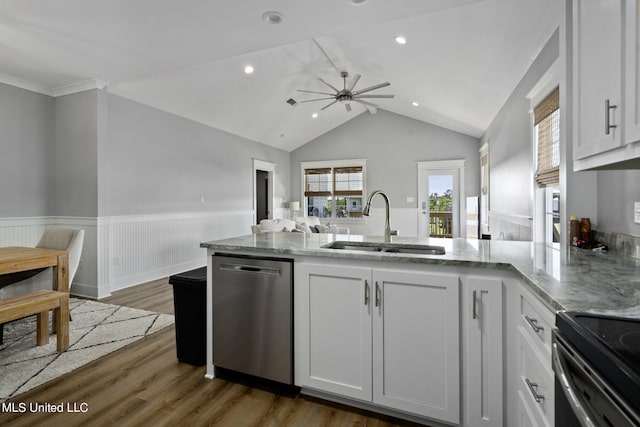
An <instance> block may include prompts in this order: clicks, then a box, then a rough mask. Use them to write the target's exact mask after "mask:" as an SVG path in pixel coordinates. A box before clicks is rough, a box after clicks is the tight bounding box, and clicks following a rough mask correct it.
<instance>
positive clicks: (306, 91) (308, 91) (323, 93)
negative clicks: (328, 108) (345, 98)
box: [298, 89, 335, 96]
mask: <svg viewBox="0 0 640 427" xmlns="http://www.w3.org/2000/svg"><path fill="white" fill-rule="evenodd" d="M298 92H304V93H317V94H318V95H331V96H333V95H335V93H329V92H315V91H313V90H302V89H298Z"/></svg>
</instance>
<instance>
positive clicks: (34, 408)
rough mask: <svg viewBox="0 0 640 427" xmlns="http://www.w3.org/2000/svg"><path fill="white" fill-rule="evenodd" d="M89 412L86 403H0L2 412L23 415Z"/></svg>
mask: <svg viewBox="0 0 640 427" xmlns="http://www.w3.org/2000/svg"><path fill="white" fill-rule="evenodd" d="M88 411H89V404H88V403H86V402H82V403H77V402H67V403H58V404H53V403H38V402H29V403H27V402H2V412H13V413H20V414H24V413H26V412H46V413H55V412H79V413H86V412H88Z"/></svg>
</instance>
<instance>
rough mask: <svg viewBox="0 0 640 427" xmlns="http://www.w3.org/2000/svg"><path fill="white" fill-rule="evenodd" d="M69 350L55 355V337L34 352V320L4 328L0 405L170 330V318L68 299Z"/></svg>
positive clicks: (169, 316) (51, 337)
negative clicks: (120, 349) (135, 343)
mask: <svg viewBox="0 0 640 427" xmlns="http://www.w3.org/2000/svg"><path fill="white" fill-rule="evenodd" d="M69 305H70V307H69V309H70V312H71V317H72V319H73V321H71V322H69V349H68V350H67V351H65V352H63V353H58V352H56V336H55V335H54V334H51V335H50V338H49V344H48V345H43V346H39V347H38V346H36V321H35V316H31V317H29V318H27V319H21V320H18V321H16V322H12V323H7V324H5V325H4V343H3V344H2V345H0V402H2V401H4V400H6V399H9V398H11V397H13V396H15V395H17V394H20V393H24V392H26V391H27V390H30V389H32V388H34V387H36V386H38V385H40V384H43V383H45V382H47V381H50V380H52V379H54V378H56V377H59V376H60V375H64V374H66V373H69V372H71V371H73V370H74V369H77V368H79V367H80V366H82V365H85V364H87V363H89V362H90V361H92V360H94V359H97V358H99V357H102V356H104V355H106V354H108V353H111V352H113V351H115V350H118V349H119V348H122V347H124V346H125V345H127V344H131V343H132V342H134V341H137V340H139V339H141V338H143V337H145V336H147V335H149V334H152V333H154V332H157V331H159V330H160V329H162V328H164V327H166V326H169V325H172V324H173V322H174V318H173V316H171V315H168V314H160V313H153V312H150V311H144V310H138V309H135V308H128V307H121V306H117V305H110V304H102V303H99V302H95V301H90V300H82V299H77V298H71V299H70V303H69Z"/></svg>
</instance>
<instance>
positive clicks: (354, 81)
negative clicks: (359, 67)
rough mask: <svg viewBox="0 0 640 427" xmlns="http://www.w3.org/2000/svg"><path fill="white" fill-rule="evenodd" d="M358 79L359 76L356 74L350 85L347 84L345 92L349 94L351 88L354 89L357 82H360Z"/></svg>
mask: <svg viewBox="0 0 640 427" xmlns="http://www.w3.org/2000/svg"><path fill="white" fill-rule="evenodd" d="M360 77H361V76H360V74H356V75H355V76H353V78H352V79H351V83H349V87H348V88H347V92H351V91H352V90H353V88H354V87H356V84H357V83H358V80H360Z"/></svg>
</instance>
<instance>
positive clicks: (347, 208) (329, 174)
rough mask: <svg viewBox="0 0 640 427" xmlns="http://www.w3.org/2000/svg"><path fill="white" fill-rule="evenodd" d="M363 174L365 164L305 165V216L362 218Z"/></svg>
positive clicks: (349, 161) (303, 168) (346, 161)
mask: <svg viewBox="0 0 640 427" xmlns="http://www.w3.org/2000/svg"><path fill="white" fill-rule="evenodd" d="M364 174H365V164H364V160H344V161H338V162H305V163H302V175H303V191H304V204H305V207H304V209H305V210H304V212H306V215H307V216H316V217H319V218H361V217H362V204H363V200H362V199H363V197H364Z"/></svg>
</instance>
